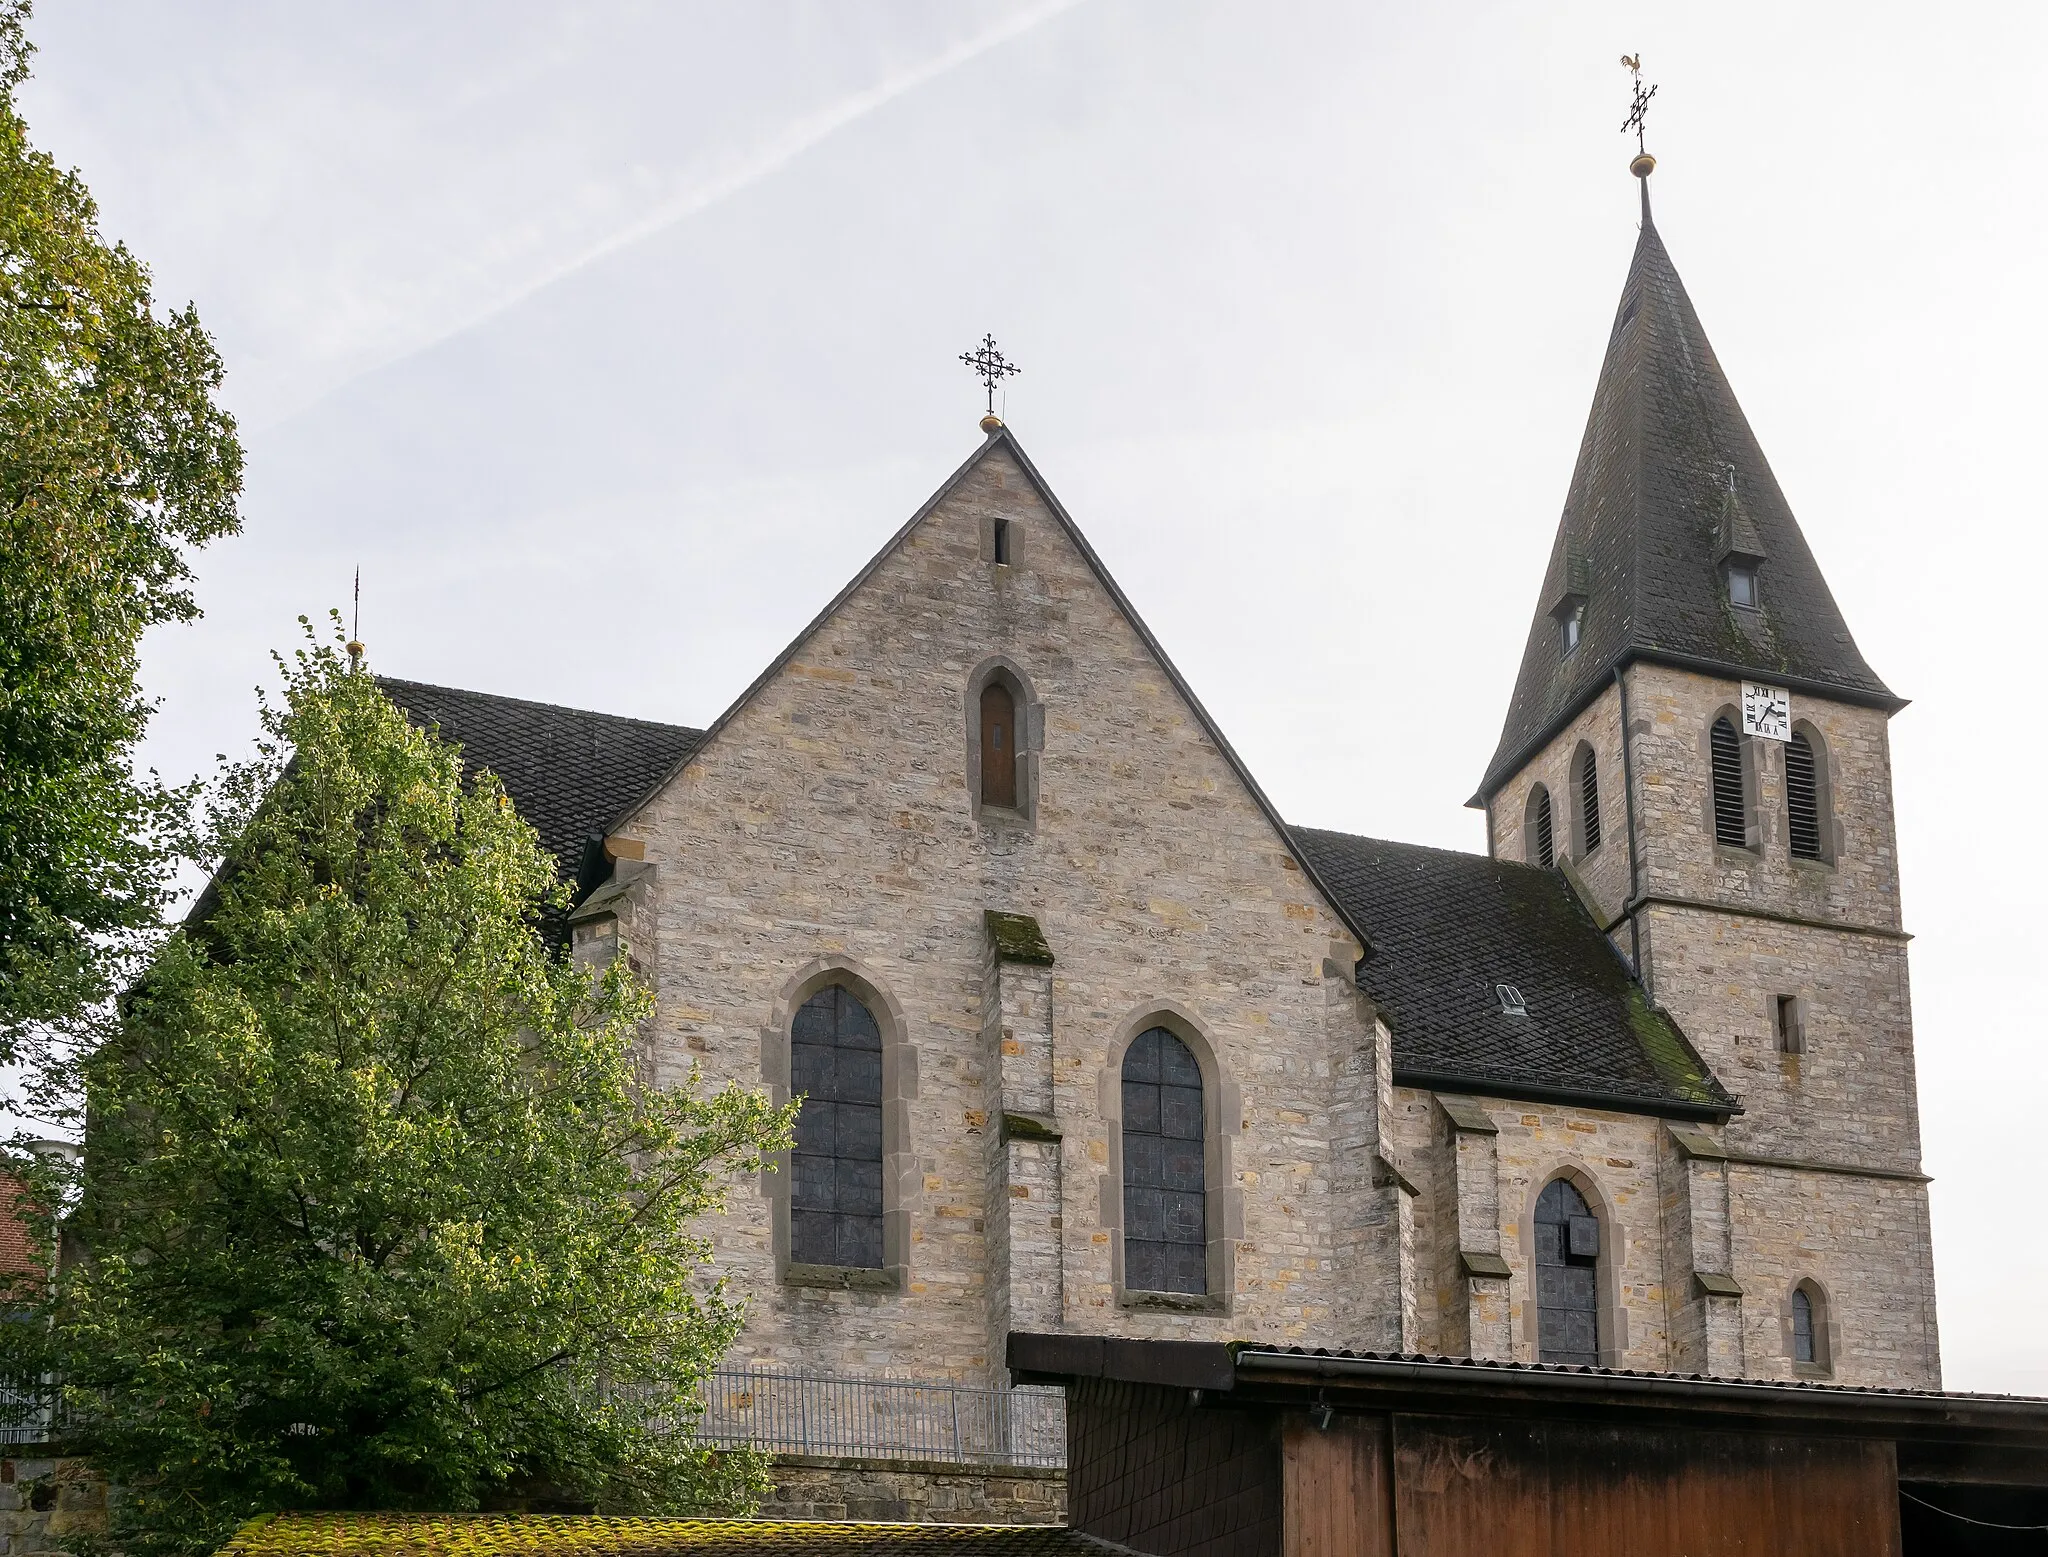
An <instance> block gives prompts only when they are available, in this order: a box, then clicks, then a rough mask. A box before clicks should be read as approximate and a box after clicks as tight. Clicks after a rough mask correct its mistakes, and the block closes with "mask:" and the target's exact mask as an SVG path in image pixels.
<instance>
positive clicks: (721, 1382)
mask: <svg viewBox="0 0 2048 1557" xmlns="http://www.w3.org/2000/svg"><path fill="white" fill-rule="evenodd" d="M698 1399H699V1400H700V1401H702V1403H703V1407H704V1414H703V1416H702V1417H701V1418H700V1419H699V1420H698V1422H697V1426H696V1436H697V1438H698V1439H699V1440H700V1441H701V1442H704V1443H708V1444H716V1445H721V1446H735V1447H736V1446H739V1445H744V1444H751V1445H753V1446H754V1447H755V1448H757V1449H765V1450H768V1451H770V1452H771V1453H782V1454H818V1455H828V1456H833V1457H838V1458H847V1459H886V1460H936V1461H942V1462H945V1463H947V1464H953V1465H1016V1466H1044V1467H1049V1468H1053V1469H1060V1468H1063V1467H1064V1466H1065V1465H1066V1463H1067V1402H1066V1396H1065V1394H1064V1393H1063V1392H1062V1391H1061V1390H1059V1389H1057V1388H1035V1387H1025V1388H1019V1389H990V1388H987V1387H985V1386H981V1385H975V1384H953V1383H947V1382H943V1381H932V1380H926V1379H892V1378H861V1377H842V1376H839V1375H836V1374H829V1373H805V1372H784V1371H781V1370H779V1369H770V1368H759V1367H747V1366H744V1365H742V1366H737V1367H725V1368H720V1369H718V1370H717V1371H716V1372H714V1373H712V1374H710V1375H709V1376H708V1377H706V1378H705V1380H704V1381H703V1383H702V1384H701V1385H700V1386H699V1387H698Z"/></svg>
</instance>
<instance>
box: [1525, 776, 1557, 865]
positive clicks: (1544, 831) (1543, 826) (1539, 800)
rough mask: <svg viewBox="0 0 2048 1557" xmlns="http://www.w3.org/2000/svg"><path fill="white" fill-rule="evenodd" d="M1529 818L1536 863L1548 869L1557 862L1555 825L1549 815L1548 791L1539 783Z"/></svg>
mask: <svg viewBox="0 0 2048 1557" xmlns="http://www.w3.org/2000/svg"><path fill="white" fill-rule="evenodd" d="M1529 820H1530V825H1531V826H1532V827H1534V828H1535V830H1536V863H1537V864H1538V865H1541V866H1542V867H1543V868H1544V869H1545V870H1548V869H1550V867H1551V866H1552V865H1555V864H1556V863H1557V826H1556V823H1555V822H1554V820H1553V819H1552V817H1551V815H1550V791H1549V790H1547V789H1545V788H1544V787H1543V786H1542V785H1540V784H1539V785H1537V786H1536V796H1535V799H1534V801H1533V803H1532V804H1531V806H1530V818H1529Z"/></svg>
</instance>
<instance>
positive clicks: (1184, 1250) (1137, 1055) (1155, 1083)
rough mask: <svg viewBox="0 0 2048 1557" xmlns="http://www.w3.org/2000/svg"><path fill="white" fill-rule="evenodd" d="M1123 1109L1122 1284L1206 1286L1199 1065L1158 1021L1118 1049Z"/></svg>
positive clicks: (1136, 1287)
mask: <svg viewBox="0 0 2048 1557" xmlns="http://www.w3.org/2000/svg"><path fill="white" fill-rule="evenodd" d="M1123 1112H1124V1117H1123V1151H1124V1286H1125V1288H1126V1289H1127V1290H1129V1291H1132V1292H1193V1293H1204V1292H1207V1291H1208V1290H1209V1231H1208V1207H1207V1205H1206V1203H1205V1199H1206V1197H1205V1195H1204V1193H1203V1186H1204V1185H1205V1184H1206V1182H1207V1178H1208V1175H1207V1173H1206V1171H1205V1169H1204V1163H1203V1150H1202V1144H1203V1142H1202V1072H1201V1068H1200V1067H1199V1066H1198V1065H1196V1063H1195V1057H1194V1055H1192V1054H1190V1053H1189V1052H1188V1046H1187V1045H1186V1044H1184V1043H1182V1042H1181V1041H1180V1039H1178V1038H1176V1037H1175V1036H1174V1035H1173V1034H1172V1033H1170V1032H1168V1031H1167V1030H1166V1029H1165V1028H1163V1027H1153V1028H1148V1029H1147V1030H1146V1031H1144V1032H1142V1033H1140V1034H1139V1035H1138V1036H1137V1037H1136V1038H1135V1039H1133V1040H1132V1042H1131V1046H1130V1048H1128V1049H1127V1050H1125V1051H1124V1073H1123Z"/></svg>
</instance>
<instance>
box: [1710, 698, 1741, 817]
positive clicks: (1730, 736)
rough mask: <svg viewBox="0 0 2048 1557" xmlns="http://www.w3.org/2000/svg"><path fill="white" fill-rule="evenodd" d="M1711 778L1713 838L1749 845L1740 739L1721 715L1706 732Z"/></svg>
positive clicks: (1733, 728) (1732, 726)
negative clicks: (1710, 757) (1712, 772)
mask: <svg viewBox="0 0 2048 1557" xmlns="http://www.w3.org/2000/svg"><path fill="white" fill-rule="evenodd" d="M1708 734H1709V740H1708V745H1709V747H1710V748H1711V756H1712V760H1713V770H1714V774H1713V778H1714V842H1716V843H1725V844H1727V845H1728V846H1729V847H1730V848H1732V849H1746V848H1748V847H1749V807H1748V804H1747V803H1746V802H1745V800H1744V799H1743V794H1742V740H1741V738H1740V737H1739V736H1737V735H1736V733H1735V726H1734V725H1732V724H1730V723H1729V722H1728V720H1727V719H1726V718H1725V717H1723V718H1720V719H1716V720H1715V721H1714V727H1713V729H1712V730H1711V731H1710V732H1708Z"/></svg>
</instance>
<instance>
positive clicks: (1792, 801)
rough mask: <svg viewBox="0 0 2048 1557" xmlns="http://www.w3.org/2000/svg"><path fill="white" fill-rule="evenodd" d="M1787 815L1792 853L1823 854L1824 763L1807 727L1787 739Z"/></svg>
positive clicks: (1801, 857) (1801, 855)
mask: <svg viewBox="0 0 2048 1557" xmlns="http://www.w3.org/2000/svg"><path fill="white" fill-rule="evenodd" d="M1785 819H1786V821H1788V822H1789V823H1790V824H1791V826H1790V828H1789V831H1790V833H1791V836H1792V857H1793V858H1794V859H1795V860H1817V859H1820V858H1822V857H1823V856H1822V852H1821V787H1820V764H1819V761H1818V753H1816V752H1815V751H1814V749H1813V742H1812V741H1811V740H1809V739H1808V738H1807V735H1806V732H1805V731H1804V730H1794V731H1793V732H1792V739H1791V740H1789V741H1787V742H1786V743H1785Z"/></svg>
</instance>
